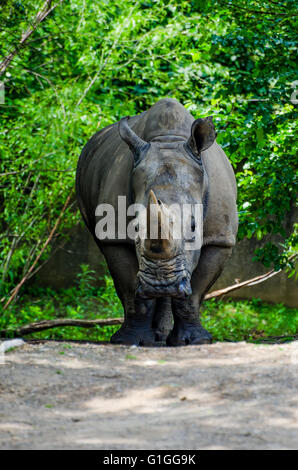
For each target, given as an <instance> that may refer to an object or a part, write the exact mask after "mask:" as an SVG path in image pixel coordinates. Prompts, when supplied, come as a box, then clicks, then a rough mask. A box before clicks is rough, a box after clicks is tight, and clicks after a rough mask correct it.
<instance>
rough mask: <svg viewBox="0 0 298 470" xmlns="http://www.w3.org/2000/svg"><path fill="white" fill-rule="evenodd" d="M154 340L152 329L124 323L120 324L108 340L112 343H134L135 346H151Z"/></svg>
mask: <svg viewBox="0 0 298 470" xmlns="http://www.w3.org/2000/svg"><path fill="white" fill-rule="evenodd" d="M154 341H155V336H154V333H153V330H148V329H147V328H141V327H138V328H136V327H129V326H125V325H122V326H121V328H120V329H119V330H118V331H116V333H114V334H113V336H112V337H111V339H110V342H111V343H113V344H130V345H132V344H135V345H136V346H151V345H152V344H153V343H154Z"/></svg>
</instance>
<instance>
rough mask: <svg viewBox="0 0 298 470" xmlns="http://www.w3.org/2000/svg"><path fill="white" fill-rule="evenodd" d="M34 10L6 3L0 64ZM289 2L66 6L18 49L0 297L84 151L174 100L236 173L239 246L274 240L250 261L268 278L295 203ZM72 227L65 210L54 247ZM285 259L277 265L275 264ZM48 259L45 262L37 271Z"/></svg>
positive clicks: (49, 222) (0, 139) (21, 269)
mask: <svg viewBox="0 0 298 470" xmlns="http://www.w3.org/2000/svg"><path fill="white" fill-rule="evenodd" d="M43 4H44V2H43V1H42V0H38V1H35V2H33V1H32V0H18V1H13V0H11V1H7V2H4V5H3V6H2V7H1V12H0V24H1V29H0V55H2V56H3V57H5V56H7V55H8V54H9V53H10V52H11V51H13V50H14V48H15V47H18V48H19V46H18V43H19V41H20V38H21V37H22V34H23V32H24V31H26V30H27V28H29V27H30V25H32V24H33V19H34V18H35V16H36V13H37V11H39V10H40V9H41V7H42V5H43ZM296 5H297V3H296V2H294V0H287V1H284V2H281V1H275V2H272V1H270V0H267V1H262V2H261V1H259V0H251V1H249V2H247V1H244V0H239V1H237V2H231V1H223V0H209V1H206V2H203V1H201V0H193V1H186V0H182V1H178V0H145V1H136V0H123V1H122V2H120V3H119V2H116V1H114V0H106V1H101V2H93V1H91V0H70V1H68V2H66V1H65V2H63V3H61V4H60V5H59V6H57V7H56V8H55V9H54V10H53V11H52V12H51V14H50V15H48V17H47V18H46V19H45V20H44V21H43V22H42V23H41V24H39V25H38V26H37V28H36V30H35V31H34V33H33V34H32V35H31V36H30V38H29V39H28V41H27V42H26V43H25V44H24V45H23V47H20V48H19V50H18V53H17V54H16V55H15V57H14V58H13V60H12V62H11V64H10V66H9V67H8V68H7V70H6V72H5V74H4V75H3V76H2V77H1V80H3V81H4V83H5V104H4V105H0V113H1V122H2V126H1V130H0V160H1V162H0V163H1V169H0V171H1V174H0V191H1V193H0V201H1V204H3V206H4V209H3V211H2V213H1V215H0V226H1V228H2V232H3V234H2V235H1V239H0V243H1V250H0V263H1V267H0V276H1V277H2V285H1V295H2V296H3V295H4V296H7V295H8V293H9V291H10V290H11V288H12V287H13V286H14V285H15V284H16V283H17V282H18V281H19V280H20V279H21V277H22V275H24V273H25V272H26V271H27V270H28V268H29V267H30V265H31V264H32V262H33V260H34V259H35V258H36V256H37V255H38V253H39V252H40V250H41V248H42V245H43V243H44V241H45V240H46V239H47V237H48V235H49V233H50V231H51V229H52V228H53V225H54V223H55V221H56V219H57V217H58V215H59V213H60V211H61V208H62V206H63V204H64V202H65V200H66V198H67V196H68V194H69V193H70V192H71V190H72V188H73V184H74V175H75V167H76V162H77V159H78V156H79V154H80V151H81V149H82V147H83V145H84V144H85V143H86V142H87V140H88V139H89V138H90V136H91V135H92V134H94V133H95V132H96V131H97V130H98V129H99V128H101V127H104V126H106V125H108V124H110V123H112V122H115V121H117V120H119V118H120V117H122V116H124V115H128V114H129V115H133V114H136V113H140V112H142V111H144V110H145V109H147V108H148V107H149V106H151V105H152V104H153V103H155V102H156V101H157V100H158V99H160V98H163V97H166V96H169V97H174V98H177V99H178V100H179V101H181V102H182V103H183V104H184V106H186V108H188V109H189V110H190V111H191V112H192V113H193V115H194V117H196V118H197V117H199V116H206V115H209V114H212V115H213V116H214V121H215V125H216V127H217V130H218V142H219V143H220V144H221V145H222V146H223V147H224V150H225V151H226V153H227V154H228V156H229V158H230V160H231V162H232V164H233V166H234V168H235V170H236V172H237V181H238V189H239V200H238V206H239V216H240V227H239V238H240V239H241V238H243V237H245V236H247V237H256V238H257V239H258V240H261V239H262V238H263V237H264V236H267V235H269V236H270V234H274V233H280V234H281V236H282V238H283V240H284V242H283V245H284V246H278V245H274V244H271V245H270V244H267V245H266V246H265V247H262V248H261V249H258V251H257V253H256V257H257V259H258V260H260V261H262V262H264V264H266V265H269V264H273V266H274V267H275V268H276V269H278V268H279V267H284V266H285V264H286V263H287V261H286V260H287V256H288V255H289V254H290V253H292V252H293V250H294V249H295V247H294V237H287V236H286V233H285V228H284V218H285V215H286V213H287V211H289V209H290V206H291V204H292V201H293V199H294V194H295V187H296V186H295V155H296V151H297V141H295V134H294V132H295V109H294V105H293V103H292V102H291V101H290V97H291V95H292V93H293V88H292V83H293V82H294V81H295V80H296V79H297V75H296V49H295V47H296V35H295V31H296V28H295V14H296V12H297V6H296ZM78 220H80V216H79V215H78V213H77V212H76V211H74V210H73V204H71V205H70V207H69V209H68V210H67V212H66V214H65V216H64V217H63V219H62V223H61V224H60V226H59V227H58V231H57V235H61V234H65V233H67V230H68V229H69V228H70V227H72V226H73V225H74V224H75V223H77V222H78ZM283 250H284V251H285V255H286V256H285V255H284V254H281V252H282V251H283ZM48 255H49V248H48V249H47V250H45V252H44V254H43V256H42V258H41V261H43V260H45V259H46V258H47V256H48Z"/></svg>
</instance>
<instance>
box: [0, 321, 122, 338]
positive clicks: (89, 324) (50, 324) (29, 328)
mask: <svg viewBox="0 0 298 470" xmlns="http://www.w3.org/2000/svg"><path fill="white" fill-rule="evenodd" d="M121 323H123V318H107V319H101V320H78V319H74V318H61V319H60V320H43V321H38V322H34V323H28V325H24V326H20V327H19V328H16V329H7V330H2V331H0V337H1V338H7V337H8V335H12V336H14V337H15V336H25V335H29V334H31V333H37V332H39V331H43V330H48V329H50V328H57V327H60V326H81V327H83V328H94V327H95V326H111V325H121Z"/></svg>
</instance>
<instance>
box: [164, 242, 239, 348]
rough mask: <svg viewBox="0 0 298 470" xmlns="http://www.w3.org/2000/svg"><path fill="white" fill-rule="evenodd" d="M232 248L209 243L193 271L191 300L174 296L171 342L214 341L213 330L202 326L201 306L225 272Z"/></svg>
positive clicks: (169, 341)
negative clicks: (209, 330) (206, 294)
mask: <svg viewBox="0 0 298 470" xmlns="http://www.w3.org/2000/svg"><path fill="white" fill-rule="evenodd" d="M231 252H232V248H225V247H218V246H205V247H203V248H202V252H201V256H200V260H199V263H198V266H197V268H196V269H195V271H194V272H193V275H192V281H191V285H192V291H193V293H192V295H191V296H190V298H189V299H187V300H184V301H183V300H178V299H173V300H172V310H173V316H174V327H173V329H172V331H171V332H170V334H169V336H168V337H167V344H168V345H169V346H182V345H186V344H206V343H211V341H212V336H211V334H210V333H209V332H208V331H207V330H206V329H205V328H203V327H202V325H201V322H200V319H199V309H200V305H201V303H202V300H203V298H204V295H205V293H206V292H208V290H209V289H210V287H211V286H212V285H213V284H214V283H215V281H216V279H217V278H218V277H219V275H220V274H221V272H222V270H223V267H224V264H225V261H226V260H227V259H228V258H229V256H230V255H231Z"/></svg>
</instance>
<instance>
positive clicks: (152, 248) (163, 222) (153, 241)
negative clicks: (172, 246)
mask: <svg viewBox="0 0 298 470" xmlns="http://www.w3.org/2000/svg"><path fill="white" fill-rule="evenodd" d="M152 232H153V234H154V235H153V237H152ZM145 252H146V253H147V254H148V256H149V257H152V255H153V256H154V257H155V258H159V257H162V258H165V257H167V255H169V257H170V253H168V252H169V222H168V219H167V215H166V213H165V209H164V205H163V203H162V202H161V201H160V200H158V199H157V198H156V196H155V194H154V192H153V191H152V190H151V191H150V193H149V198H148V204H147V238H146V240H145Z"/></svg>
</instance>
